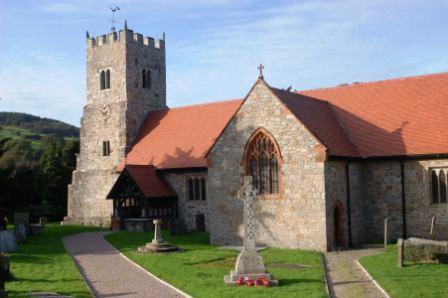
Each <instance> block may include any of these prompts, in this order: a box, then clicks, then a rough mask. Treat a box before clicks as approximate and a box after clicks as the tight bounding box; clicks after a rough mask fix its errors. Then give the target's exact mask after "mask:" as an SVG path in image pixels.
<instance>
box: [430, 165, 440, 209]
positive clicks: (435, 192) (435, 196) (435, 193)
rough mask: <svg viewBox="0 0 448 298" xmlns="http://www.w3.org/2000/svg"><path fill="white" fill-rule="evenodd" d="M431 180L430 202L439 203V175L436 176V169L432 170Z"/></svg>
mask: <svg viewBox="0 0 448 298" xmlns="http://www.w3.org/2000/svg"><path fill="white" fill-rule="evenodd" d="M431 181H432V203H433V204H438V203H439V177H437V173H436V171H432V175H431Z"/></svg>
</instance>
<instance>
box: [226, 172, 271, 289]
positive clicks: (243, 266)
mask: <svg viewBox="0 0 448 298" xmlns="http://www.w3.org/2000/svg"><path fill="white" fill-rule="evenodd" d="M241 193H242V197H243V199H244V240H243V241H244V242H243V243H244V248H243V251H242V252H241V253H240V254H239V255H238V259H237V260H236V265H235V270H234V271H230V275H227V276H224V282H225V283H227V284H235V283H236V282H237V281H238V280H239V279H240V278H241V277H242V278H244V279H248V278H250V279H252V280H257V279H259V278H264V279H266V280H268V281H269V285H270V286H276V285H278V281H277V280H275V279H274V277H273V276H272V274H269V273H267V272H266V269H265V268H264V263H263V258H262V257H261V255H260V254H259V253H258V251H257V249H256V246H255V239H256V237H255V235H256V232H255V197H256V195H257V193H256V190H255V189H254V188H253V187H252V177H250V176H246V177H244V186H243V189H242V191H241Z"/></svg>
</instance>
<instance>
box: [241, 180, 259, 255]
mask: <svg viewBox="0 0 448 298" xmlns="http://www.w3.org/2000/svg"><path fill="white" fill-rule="evenodd" d="M241 194H242V199H243V200H244V240H243V243H244V250H246V251H255V239H256V237H255V235H256V234H255V233H256V231H255V197H256V195H257V191H256V190H255V188H254V187H253V186H252V177H251V176H245V177H244V186H243V189H242V191H241Z"/></svg>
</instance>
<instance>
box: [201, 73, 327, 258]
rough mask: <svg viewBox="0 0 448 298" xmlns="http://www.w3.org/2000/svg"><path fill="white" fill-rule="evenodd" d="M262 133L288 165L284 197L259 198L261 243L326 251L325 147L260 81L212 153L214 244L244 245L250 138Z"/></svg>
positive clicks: (283, 167) (283, 168) (284, 171)
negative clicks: (245, 159)
mask: <svg viewBox="0 0 448 298" xmlns="http://www.w3.org/2000/svg"><path fill="white" fill-rule="evenodd" d="M259 128H264V129H266V130H267V131H269V132H270V133H271V134H272V136H273V138H275V140H276V141H277V143H278V145H279V148H280V151H281V156H282V163H281V178H280V189H281V194H280V195H279V196H274V197H261V196H258V197H257V201H256V229H257V242H258V244H259V245H269V246H273V247H289V248H303V249H313V250H320V251H324V250H326V249H327V240H326V216H325V212H326V211H325V208H326V207H325V181H324V161H323V160H322V155H323V150H324V148H323V147H322V146H321V145H320V144H319V142H318V141H317V140H316V139H315V138H314V137H313V136H312V135H311V134H310V132H309V131H308V130H307V129H306V128H305V127H304V125H303V124H302V123H301V122H299V121H298V120H297V118H296V117H295V116H294V115H293V114H292V113H291V112H290V111H289V110H288V109H287V108H286V107H285V106H284V105H283V104H282V103H281V102H280V101H279V100H278V99H277V98H276V97H275V96H274V95H273V94H272V92H271V91H270V90H269V89H268V88H267V86H266V85H265V83H264V82H263V81H260V80H259V81H258V82H257V83H256V84H255V86H254V87H253V89H252V90H251V92H250V93H249V95H248V96H247V99H246V101H245V102H244V104H243V105H242V107H241V109H240V110H239V111H238V112H237V114H236V115H235V117H234V118H233V119H232V120H231V121H230V123H229V124H228V126H227V127H226V129H225V130H224V132H223V134H222V135H221V136H220V138H219V139H218V141H217V142H216V144H215V146H214V148H213V149H212V151H211V152H210V154H209V168H208V189H209V191H208V193H209V202H208V204H209V216H210V218H211V219H212V220H211V221H210V237H211V242H212V243H213V244H222V245H223V244H242V235H243V234H242V233H243V217H242V214H243V204H242V201H241V199H240V198H239V196H238V190H239V189H240V188H241V186H242V183H243V175H244V168H243V164H242V159H243V155H244V148H245V145H246V143H247V141H248V139H249V138H250V136H251V135H252V134H253V133H254V132H255V131H256V130H257V129H259Z"/></svg>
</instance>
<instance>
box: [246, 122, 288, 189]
mask: <svg viewBox="0 0 448 298" xmlns="http://www.w3.org/2000/svg"><path fill="white" fill-rule="evenodd" d="M279 160H280V151H279V149H278V146H277V143H276V142H275V140H274V139H273V138H272V136H271V135H270V134H269V133H268V132H266V131H264V130H259V131H257V132H256V133H255V134H254V135H253V136H252V137H251V138H250V139H249V142H248V143H247V145H246V153H245V159H244V166H245V172H246V175H248V176H252V185H253V187H254V188H256V189H257V190H258V193H259V194H277V193H279V172H280V169H279Z"/></svg>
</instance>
